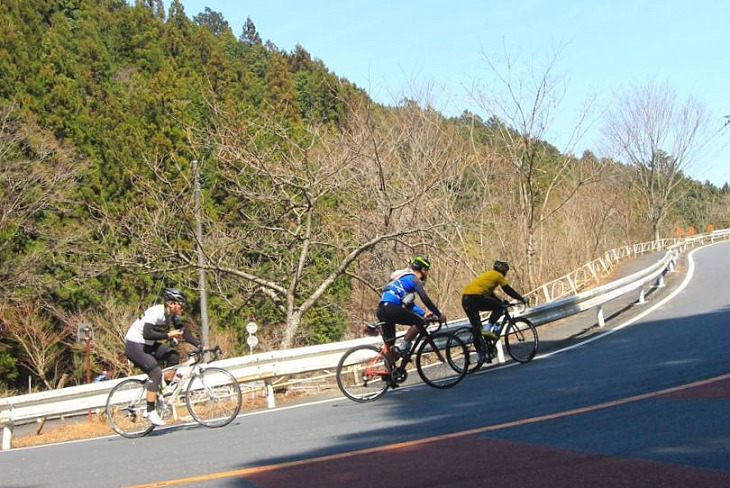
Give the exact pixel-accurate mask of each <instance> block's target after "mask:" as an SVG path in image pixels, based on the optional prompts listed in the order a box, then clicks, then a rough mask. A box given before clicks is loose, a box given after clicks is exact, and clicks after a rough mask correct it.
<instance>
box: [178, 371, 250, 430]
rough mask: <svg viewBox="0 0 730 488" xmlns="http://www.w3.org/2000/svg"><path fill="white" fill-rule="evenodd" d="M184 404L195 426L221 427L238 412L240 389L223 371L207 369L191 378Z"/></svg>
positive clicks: (239, 407)
mask: <svg viewBox="0 0 730 488" xmlns="http://www.w3.org/2000/svg"><path fill="white" fill-rule="evenodd" d="M185 401H186V402H187V404H188V410H189V411H190V415H192V416H193V418H194V419H195V420H196V421H197V422H198V423H200V424H202V425H205V426H206V427H223V426H224V425H228V424H230V423H231V421H233V419H235V418H236V415H238V412H240V411H241V386H240V385H239V384H238V381H236V378H235V377H234V376H233V375H232V374H231V373H230V372H228V371H226V370H225V369H223V368H217V367H207V368H205V369H203V370H201V371H200V373H198V374H196V375H194V376H193V377H192V378H190V383H188V389H187V390H186V392H185Z"/></svg>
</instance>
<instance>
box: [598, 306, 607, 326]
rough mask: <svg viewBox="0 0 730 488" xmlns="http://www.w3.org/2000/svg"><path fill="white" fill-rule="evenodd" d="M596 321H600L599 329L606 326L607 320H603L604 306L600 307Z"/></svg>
mask: <svg viewBox="0 0 730 488" xmlns="http://www.w3.org/2000/svg"><path fill="white" fill-rule="evenodd" d="M596 320H597V321H598V327H603V326H605V325H606V320H605V319H604V318H603V305H599V306H598V313H597V314H596Z"/></svg>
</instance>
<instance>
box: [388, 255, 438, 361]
mask: <svg viewBox="0 0 730 488" xmlns="http://www.w3.org/2000/svg"><path fill="white" fill-rule="evenodd" d="M430 268H431V262H430V261H429V260H428V258H427V257H425V256H415V257H413V258H412V259H411V260H410V262H409V264H408V267H407V268H406V269H403V270H399V271H396V272H394V273H393V274H392V275H391V276H390V282H389V283H388V284H387V285H385V288H384V291H383V295H382V296H381V297H380V303H379V304H378V309H377V311H376V315H377V317H378V320H380V321H381V322H385V324H384V325H383V340H384V341H386V342H387V343H388V344H389V345H391V346H392V345H393V343H394V342H395V325H396V324H402V325H410V328H409V329H408V331H407V332H406V334H405V335H404V336H403V341H402V342H401V343H400V344H398V345H397V346H396V347H394V348H393V349H392V350H393V352H394V353H396V354H399V355H402V354H405V353H406V352H408V350H409V349H410V347H411V342H412V341H413V339H415V338H416V336H417V335H418V330H419V329H420V328H422V327H424V326H425V324H426V322H425V320H424V319H425V318H428V317H431V316H435V317H438V321H439V322H441V323H445V322H446V315H444V314H443V313H441V311H439V309H438V307H437V306H436V304H435V303H434V302H433V300H431V299H430V298H429V296H428V294H427V293H426V290H425V289H424V287H423V284H424V282H425V281H426V278H427V277H428V270H429V269H430ZM416 295H418V297H419V298H420V300H421V302H423V304H424V305H425V306H426V308H427V309H428V312H426V311H425V310H423V309H422V308H421V307H419V306H418V305H416V303H415V298H416Z"/></svg>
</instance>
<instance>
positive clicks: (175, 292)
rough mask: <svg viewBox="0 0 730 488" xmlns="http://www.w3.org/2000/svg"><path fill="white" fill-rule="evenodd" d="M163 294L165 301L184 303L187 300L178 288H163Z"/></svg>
mask: <svg viewBox="0 0 730 488" xmlns="http://www.w3.org/2000/svg"><path fill="white" fill-rule="evenodd" d="M163 294H164V295H165V302H175V303H179V304H180V305H185V304H186V303H187V301H188V300H187V298H185V293H183V292H182V291H181V290H180V289H178V288H165V290H164V291H163Z"/></svg>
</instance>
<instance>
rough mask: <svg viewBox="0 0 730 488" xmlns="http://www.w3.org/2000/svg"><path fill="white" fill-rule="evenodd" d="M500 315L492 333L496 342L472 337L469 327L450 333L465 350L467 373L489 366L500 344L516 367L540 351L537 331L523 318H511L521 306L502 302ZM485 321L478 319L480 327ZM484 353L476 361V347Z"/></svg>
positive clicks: (473, 335) (477, 356) (527, 361)
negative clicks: (457, 338) (487, 364)
mask: <svg viewBox="0 0 730 488" xmlns="http://www.w3.org/2000/svg"><path fill="white" fill-rule="evenodd" d="M502 305H503V306H504V313H503V314H502V316H501V317H500V318H499V320H497V325H498V329H497V330H496V331H493V332H494V333H495V335H496V336H497V339H491V338H488V337H485V336H483V335H482V334H481V328H480V331H479V332H480V333H479V334H474V331H473V329H472V327H471V326H467V327H461V328H459V329H457V330H455V331H454V334H456V335H457V336H458V337H459V338H460V339H461V340H463V341H464V342H465V343H466V344H467V347H468V349H469V367H468V368H469V371H468V372H469V373H472V372H474V371H476V370H477V369H479V368H481V367H482V366H483V365H484V363H491V362H492V360H493V359H494V357H495V356H496V355H497V354H498V347H499V346H498V344H497V343H498V342H500V341H501V342H502V343H503V344H504V346H505V348H506V349H507V353H508V354H509V355H510V357H511V358H512V359H514V360H515V361H517V362H518V363H529V362H530V361H532V358H534V357H535V354H537V350H538V348H539V347H540V339H539V338H538V336H537V329H536V328H535V326H534V325H533V323H532V322H530V321H529V320H528V319H527V318H526V317H513V316H512V312H511V310H512V309H515V308H516V307H523V306H524V304H523V303H522V302H507V301H505V302H503V303H502ZM486 322H487V318H484V319H482V322H481V323H482V325H484V324H485V323H486ZM480 345H481V348H482V350H483V351H485V357H484V359H483V360H482V361H480V360H479V354H478V351H479V348H480V347H479V346H480Z"/></svg>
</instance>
